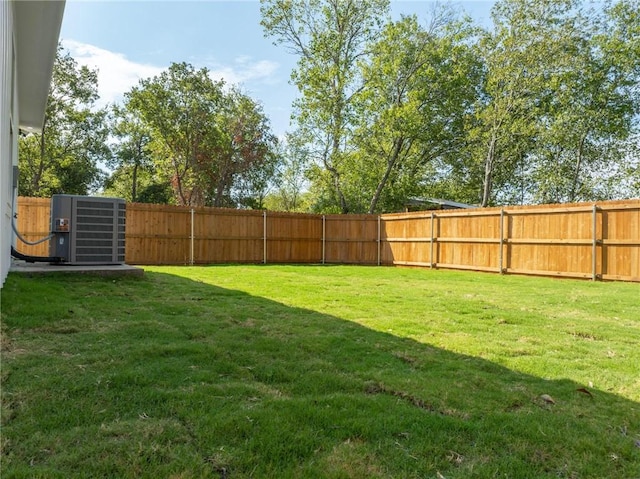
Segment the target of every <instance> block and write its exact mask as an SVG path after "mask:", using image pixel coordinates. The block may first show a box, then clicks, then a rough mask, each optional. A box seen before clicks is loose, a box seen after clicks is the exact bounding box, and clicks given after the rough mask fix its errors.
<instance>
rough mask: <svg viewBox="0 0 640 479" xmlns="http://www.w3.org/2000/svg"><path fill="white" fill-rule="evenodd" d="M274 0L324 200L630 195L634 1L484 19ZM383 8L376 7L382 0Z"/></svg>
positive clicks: (271, 12) (506, 11) (500, 9)
mask: <svg viewBox="0 0 640 479" xmlns="http://www.w3.org/2000/svg"><path fill="white" fill-rule="evenodd" d="M360 7H361V8H357V7H354V5H353V2H335V1H332V0H327V1H321V0H316V1H302V0H301V1H294V2H290V1H284V0H282V1H280V0H263V2H262V13H263V21H262V25H263V27H264V29H265V34H266V35H267V36H270V37H272V38H274V39H275V42H276V44H283V45H284V46H285V47H287V48H288V49H289V50H290V51H291V52H292V53H294V54H295V55H297V56H298V59H299V60H298V66H297V68H296V70H295V71H294V72H293V74H292V79H293V81H294V83H295V84H296V85H297V86H298V88H299V90H300V94H301V96H300V98H299V99H298V100H297V102H296V105H295V106H296V108H297V110H296V120H297V123H298V127H299V133H300V135H301V136H302V137H303V138H304V141H305V142H306V143H307V146H306V151H307V154H308V157H309V160H310V161H309V165H308V167H307V168H308V171H307V177H308V178H309V180H310V182H311V184H310V187H309V191H310V194H311V196H312V198H313V199H314V200H313V201H314V206H313V208H314V210H316V211H327V212H329V211H331V212H335V211H342V212H347V211H350V212H375V211H394V210H399V209H401V208H402V206H403V204H404V202H405V201H406V199H407V198H409V197H411V196H444V197H448V198H450V199H454V200H458V201H463V202H466V203H480V204H482V205H483V206H487V205H490V204H504V203H540V202H573V201H581V200H582V201H585V200H596V199H609V198H621V197H629V196H633V195H634V192H635V191H637V190H634V186H633V185H636V184H637V182H638V180H637V153H636V152H635V151H634V148H635V143H634V140H633V139H635V138H637V135H638V127H639V126H640V121H639V119H638V118H639V115H640V90H639V89H638V84H640V67H639V65H640V46H639V42H638V37H639V36H640V35H639V32H640V18H639V14H638V11H639V10H640V4H639V3H638V0H619V1H617V2H615V3H611V4H605V5H599V6H598V8H597V9H595V8H594V9H589V8H588V5H586V3H585V2H583V1H582V0H542V1H540V2H529V1H526V0H502V1H500V2H497V3H496V4H495V6H494V8H493V12H492V18H493V26H492V27H491V28H490V29H488V30H486V31H480V30H479V29H477V28H475V27H473V26H472V25H470V24H469V22H468V20H465V19H463V20H460V19H459V18H457V17H456V15H455V14H453V12H452V11H451V10H450V9H447V8H444V9H439V10H438V9H436V10H434V12H433V14H432V17H431V19H430V22H429V23H427V24H426V25H421V24H419V23H418V21H417V19H415V18H411V17H409V18H402V19H400V20H399V21H396V22H391V21H390V20H388V18H385V17H384V14H383V12H386V8H387V5H386V4H385V3H384V2H381V3H375V2H361V5H360ZM374 11H377V12H378V20H377V21H376V20H374V19H373V18H372V17H371V16H370V15H371V12H374Z"/></svg>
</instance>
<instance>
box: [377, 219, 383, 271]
mask: <svg viewBox="0 0 640 479" xmlns="http://www.w3.org/2000/svg"><path fill="white" fill-rule="evenodd" d="M381 221H382V219H381V218H380V215H378V266H380V248H381V240H380V229H381V228H380V223H381Z"/></svg>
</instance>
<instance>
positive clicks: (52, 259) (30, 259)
mask: <svg viewBox="0 0 640 479" xmlns="http://www.w3.org/2000/svg"><path fill="white" fill-rule="evenodd" d="M11 256H13V257H14V258H15V259H21V260H23V261H26V262H27V263H36V262H37V263H62V262H63V261H64V260H63V259H62V258H60V257H59V256H29V255H27V254H22V253H20V252H19V251H18V250H16V249H15V248H14V247H13V246H11Z"/></svg>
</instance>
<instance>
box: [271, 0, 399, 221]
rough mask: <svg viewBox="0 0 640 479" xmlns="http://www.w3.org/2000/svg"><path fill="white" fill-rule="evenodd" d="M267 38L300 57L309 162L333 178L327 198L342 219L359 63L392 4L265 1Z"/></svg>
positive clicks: (297, 80)
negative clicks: (345, 176) (337, 209)
mask: <svg viewBox="0 0 640 479" xmlns="http://www.w3.org/2000/svg"><path fill="white" fill-rule="evenodd" d="M261 4H262V6H261V12H262V22H261V23H262V25H263V27H264V30H265V35H267V36H270V37H272V38H274V40H275V43H276V44H283V45H285V47H287V48H288V49H289V50H290V51H292V52H294V53H295V54H296V55H298V56H299V61H298V65H297V68H296V69H295V70H294V71H293V72H292V75H291V78H292V81H293V83H294V84H295V85H296V86H297V87H298V90H299V91H300V93H301V97H300V98H299V99H298V100H297V101H296V103H295V109H296V118H297V121H298V124H299V134H301V135H303V136H304V137H306V141H307V143H308V144H309V145H310V149H309V153H310V155H311V161H312V162H314V163H317V164H319V165H322V167H323V168H324V170H325V171H326V172H327V175H328V176H329V181H327V182H325V183H324V185H326V187H327V188H329V190H330V192H329V193H328V194H326V193H325V194H323V195H322V196H323V197H325V198H332V203H333V204H334V205H335V206H337V207H338V208H339V210H340V211H341V212H343V213H347V212H349V211H351V210H352V208H351V206H350V205H349V203H348V200H347V198H346V196H345V192H344V180H343V176H344V175H345V174H346V171H347V169H348V168H349V166H348V162H347V158H348V157H349V150H350V143H351V135H352V131H351V130H352V128H353V122H354V115H355V102H356V99H357V96H358V94H359V91H360V88H361V85H360V73H359V69H358V62H360V61H362V60H363V59H364V58H365V57H366V56H367V55H368V48H369V45H370V44H371V42H372V41H374V39H375V38H376V36H377V34H378V32H379V31H380V29H381V26H382V23H383V21H384V20H385V19H386V18H387V17H388V10H389V1H388V0H327V1H324V2H322V1H319V0H301V1H297V2H291V1H288V0H262V1H261Z"/></svg>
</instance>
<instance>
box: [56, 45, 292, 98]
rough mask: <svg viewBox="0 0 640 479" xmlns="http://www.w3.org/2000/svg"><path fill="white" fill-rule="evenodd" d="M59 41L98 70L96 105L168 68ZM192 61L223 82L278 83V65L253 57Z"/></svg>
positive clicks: (119, 96)
mask: <svg viewBox="0 0 640 479" xmlns="http://www.w3.org/2000/svg"><path fill="white" fill-rule="evenodd" d="M62 44H63V46H64V48H65V49H66V50H68V51H69V53H70V54H71V56H72V57H73V58H74V59H75V60H76V61H77V62H78V64H79V65H83V66H87V67H89V68H91V69H96V70H98V93H99V95H100V99H99V100H98V102H97V106H98V107H102V106H105V105H106V104H108V103H115V102H120V101H122V98H123V95H124V93H126V92H127V91H129V90H130V89H131V88H132V87H134V86H136V85H137V84H138V82H139V81H140V80H141V79H144V78H150V77H153V76H156V75H158V74H160V73H161V72H162V71H163V70H165V69H166V68H167V67H168V65H165V66H155V65H149V64H144V63H136V62H134V61H131V60H129V59H128V58H127V57H126V55H124V54H122V53H117V52H112V51H109V50H105V49H104V48H100V47H97V46H95V45H90V44H88V43H82V42H78V41H75V40H63V41H62ZM193 64H194V66H195V67H196V68H200V67H202V66H206V67H207V68H208V69H209V71H210V76H211V78H212V79H214V80H220V79H223V80H224V81H225V83H226V84H227V85H236V84H242V85H243V86H248V85H247V84H250V83H253V84H255V83H262V84H267V85H273V84H275V83H278V82H280V79H279V78H277V70H278V68H279V66H280V65H279V64H278V63H276V62H273V61H269V60H255V59H253V58H252V57H250V56H239V57H237V58H236V59H235V60H234V61H233V62H232V63H231V64H230V65H225V64H222V63H220V62H218V61H215V60H209V61H207V60H205V61H197V60H195V61H193Z"/></svg>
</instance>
